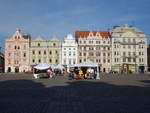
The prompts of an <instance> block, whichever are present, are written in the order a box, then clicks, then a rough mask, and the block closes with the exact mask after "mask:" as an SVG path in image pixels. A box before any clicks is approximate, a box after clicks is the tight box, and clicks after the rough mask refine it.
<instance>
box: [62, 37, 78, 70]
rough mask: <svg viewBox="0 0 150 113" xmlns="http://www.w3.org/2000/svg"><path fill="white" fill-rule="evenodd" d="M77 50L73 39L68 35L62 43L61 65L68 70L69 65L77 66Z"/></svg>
mask: <svg viewBox="0 0 150 113" xmlns="http://www.w3.org/2000/svg"><path fill="white" fill-rule="evenodd" d="M77 48H78V44H77V42H76V40H75V38H74V37H73V36H72V35H71V34H68V35H67V37H66V38H65V40H64V42H63V43H62V59H61V61H62V65H66V66H67V67H68V68H69V67H70V66H71V65H73V64H77V57H78V54H77Z"/></svg>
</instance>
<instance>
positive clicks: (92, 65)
mask: <svg viewBox="0 0 150 113" xmlns="http://www.w3.org/2000/svg"><path fill="white" fill-rule="evenodd" d="M97 66H98V64H97V63H94V62H92V61H86V62H82V63H80V64H74V65H72V66H71V67H97Z"/></svg>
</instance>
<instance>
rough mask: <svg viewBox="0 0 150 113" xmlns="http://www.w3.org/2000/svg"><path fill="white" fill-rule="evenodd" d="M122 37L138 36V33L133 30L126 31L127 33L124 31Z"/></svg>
mask: <svg viewBox="0 0 150 113" xmlns="http://www.w3.org/2000/svg"><path fill="white" fill-rule="evenodd" d="M121 37H122V38H125V37H126V38H130V37H131V38H136V37H137V35H136V34H134V33H133V32H131V31H128V32H125V33H123V34H122V36H121Z"/></svg>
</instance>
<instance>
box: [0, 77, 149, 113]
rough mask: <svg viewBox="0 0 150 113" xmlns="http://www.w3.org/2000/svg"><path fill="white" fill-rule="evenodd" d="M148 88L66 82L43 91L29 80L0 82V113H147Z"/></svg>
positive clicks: (38, 84)
mask: <svg viewBox="0 0 150 113" xmlns="http://www.w3.org/2000/svg"><path fill="white" fill-rule="evenodd" d="M149 105H150V87H138V86H118V85H117V86H115V85H112V84H108V83H104V82H100V81H98V82H96V81H94V82H92V81H70V82H67V85H64V86H53V87H46V86H45V85H43V84H42V83H38V82H36V81H33V80H9V81H1V82H0V112H1V113H150V107H149Z"/></svg>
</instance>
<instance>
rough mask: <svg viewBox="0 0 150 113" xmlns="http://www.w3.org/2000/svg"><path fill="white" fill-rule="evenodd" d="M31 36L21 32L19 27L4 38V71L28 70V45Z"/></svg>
mask: <svg viewBox="0 0 150 113" xmlns="http://www.w3.org/2000/svg"><path fill="white" fill-rule="evenodd" d="M30 39H31V36H30V35H29V34H22V33H21V30H20V29H17V30H16V32H15V33H14V34H13V35H12V37H11V38H8V39H5V72H25V71H27V70H29V45H30Z"/></svg>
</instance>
